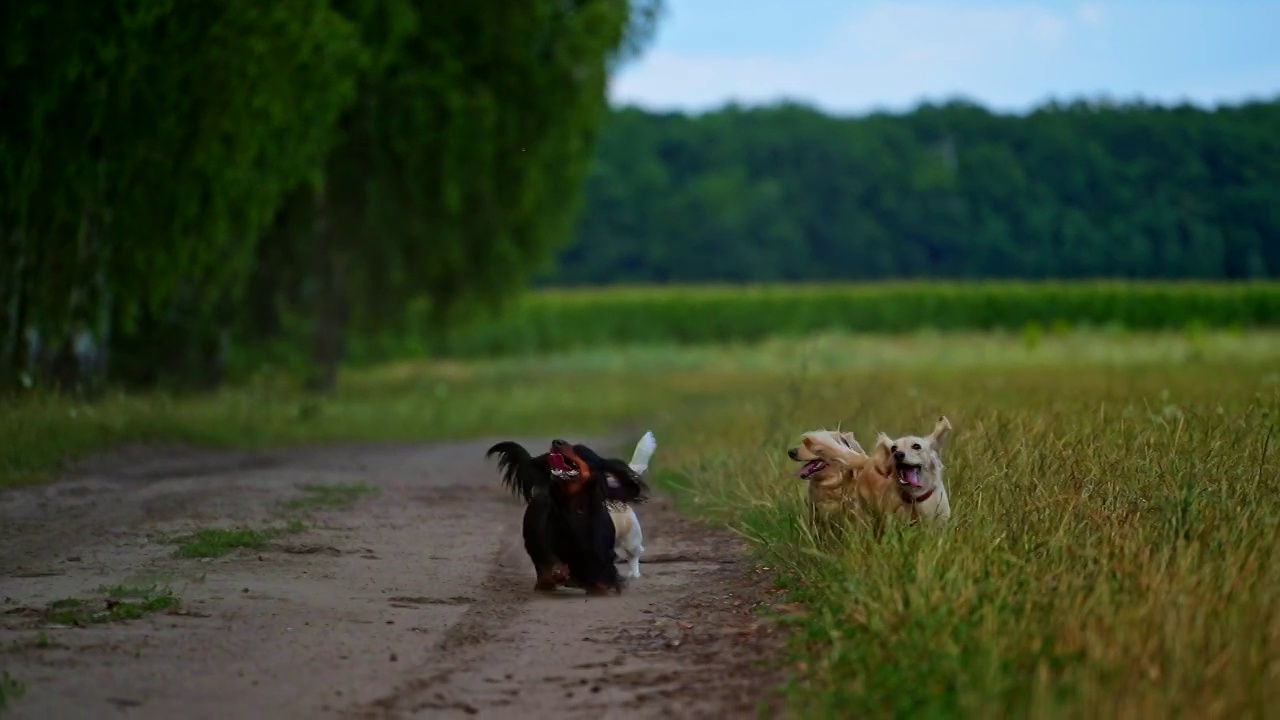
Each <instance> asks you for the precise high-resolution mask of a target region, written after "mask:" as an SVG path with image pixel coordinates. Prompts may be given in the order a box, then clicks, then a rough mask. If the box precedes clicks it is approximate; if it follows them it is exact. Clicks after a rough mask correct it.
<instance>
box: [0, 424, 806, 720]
mask: <svg viewBox="0 0 1280 720" xmlns="http://www.w3.org/2000/svg"><path fill="white" fill-rule="evenodd" d="M527 442H528V443H529V444H530V445H531V446H542V445H545V444H546V442H547V439H532V440H528V441H527ZM587 442H594V443H596V444H598V445H599V446H601V447H605V448H609V449H615V448H616V449H617V451H618V452H617V454H619V455H629V451H630V448H629V446H627V445H626V443H624V442H612V443H610V442H601V441H592V440H587ZM489 444H490V442H489V441H476V442H467V443H457V444H440V445H429V446H360V447H328V448H324V449H319V450H316V449H310V450H302V451H289V452H274V453H263V454H240V453H236V454H232V453H209V452H197V451H190V450H174V449H153V448H135V449H131V450H127V451H121V452H118V453H115V454H112V455H110V456H106V457H102V458H98V459H95V460H94V461H92V462H89V463H86V464H84V465H83V466H82V467H79V468H77V469H76V470H75V471H74V472H72V473H70V474H69V476H68V478H67V479H65V480H64V481H62V482H59V483H55V484H53V485H49V486H45V487H40V488H32V489H21V490H13V491H8V492H4V493H0V596H2V597H0V603H2V604H0V613H3V614H0V628H2V629H0V646H2V647H0V669H3V670H5V671H7V672H8V673H9V675H10V676H11V677H12V678H13V679H15V680H17V681H19V682H21V683H22V684H23V685H24V687H25V690H24V692H23V693H22V695H21V696H19V697H17V698H16V699H11V700H10V702H9V704H10V707H9V712H10V714H11V717H14V718H42V719H46V718H58V719H60V720H70V719H72V718H93V719H97V718H104V717H127V718H166V719H167V718H177V717H182V718H188V719H191V720H194V719H196V718H324V717H342V718H386V717H396V718H398V717H433V718H450V717H464V716H479V717H486V718H487V717H494V718H501V717H513V718H514V717H517V716H518V717H522V718H538V717H592V718H608V717H619V718H622V717H626V718H645V717H660V716H666V717H679V718H693V717H708V718H710V717H717V718H735V717H756V715H757V712H758V710H759V708H760V707H761V705H762V704H763V703H766V702H771V698H772V692H771V690H770V689H771V688H773V687H776V685H777V684H778V683H779V682H780V681H781V680H782V679H783V678H782V676H781V674H780V670H779V669H778V663H779V660H778V652H777V650H778V645H779V643H780V640H781V637H780V633H779V632H777V631H776V630H775V629H774V628H772V627H770V626H769V625H768V624H767V623H762V622H760V618H759V616H758V615H757V614H756V613H755V612H753V608H754V606H756V605H757V604H758V603H761V602H764V601H766V599H767V598H768V597H769V596H768V594H767V592H766V589H767V579H766V578H765V577H764V575H763V574H761V573H759V572H758V571H757V569H756V568H754V567H753V566H752V564H751V563H750V561H749V560H747V559H745V558H744V556H743V555H742V551H741V547H740V546H739V545H738V543H737V542H736V541H735V539H734V538H733V537H732V536H731V535H730V534H729V533H727V532H725V531H713V530H709V529H707V528H705V527H701V526H699V525H696V524H694V523H693V522H691V521H689V520H687V519H685V518H683V517H682V516H680V515H677V514H676V513H675V511H674V510H673V509H672V508H671V505H670V503H669V501H668V500H667V499H666V498H662V497H659V498H657V499H656V500H655V501H654V502H652V503H650V504H648V505H645V506H642V507H641V508H640V509H639V514H640V518H641V522H642V524H643V527H644V532H645V548H646V551H647V553H646V555H645V557H644V559H643V561H642V564H641V572H642V574H643V577H641V578H639V579H636V580H632V581H630V584H629V585H628V587H627V589H626V591H625V592H624V593H623V594H622V595H621V596H610V597H605V598H590V599H588V598H586V597H585V596H584V595H583V594H582V593H581V592H580V591H573V590H563V591H561V593H560V594H558V595H555V596H545V595H539V594H536V593H534V592H533V590H532V587H533V572H532V568H531V567H530V565H529V561H528V558H527V556H525V554H524V551H523V548H522V547H521V545H520V541H519V520H520V512H521V508H520V506H519V504H518V503H517V502H516V501H515V500H513V499H512V498H510V497H509V496H507V495H504V494H503V493H502V492H501V490H500V486H499V484H498V482H497V474H496V471H495V469H494V467H493V465H492V463H489V462H486V461H485V460H484V458H483V452H484V449H485V448H486V447H488V445H489ZM624 448H625V449H624ZM661 454H662V451H661V448H659V451H658V455H657V456H656V457H655V459H654V464H655V466H657V465H658V464H659V463H661V460H662V458H661ZM358 484H365V485H366V486H367V487H370V488H372V491H371V492H368V493H365V494H359V493H356V492H355V491H354V490H352V492H351V493H350V497H349V498H348V499H349V500H351V501H352V502H350V504H347V505H345V506H337V505H342V503H317V504H315V506H311V505H308V503H309V498H310V499H315V498H316V497H320V496H316V495H312V494H309V493H308V492H307V491H305V490H303V489H300V486H304V485H315V486H331V487H333V488H336V489H338V490H343V489H344V488H345V489H353V488H354V489H358V488H359V485H358ZM331 495H332V494H331ZM337 495H338V496H340V495H341V493H340V492H339V493H337ZM356 495H358V497H357V496H356ZM324 497H330V496H324ZM324 497H321V499H324ZM330 499H332V498H331V497H330ZM290 502H292V503H293V505H294V507H293V508H292V509H289V508H288V507H287V506H288V504H289V503H290ZM299 513H303V514H304V515H305V522H306V528H305V529H302V530H300V531H299V529H298V526H297V525H295V526H294V527H293V528H292V529H291V530H292V531H283V530H282V531H281V532H280V533H279V534H278V535H275V536H273V537H271V539H270V540H269V542H268V544H267V545H266V546H265V547H262V548H260V549H256V550H253V549H240V550H237V551H235V552H232V553H231V554H228V555H225V556H222V557H217V558H212V559H191V558H180V557H176V556H175V547H176V546H175V544H174V539H175V538H179V537H181V536H184V535H189V534H191V533H193V532H194V531H196V530H198V529H202V528H212V527H222V528H225V527H232V526H247V527H254V528H264V527H275V528H284V527H285V518H288V517H296V516H298V514H299ZM622 567H624V568H625V566H622ZM120 585H126V586H131V587H150V586H154V587H163V586H168V587H170V588H172V590H173V592H174V594H175V595H177V596H178V597H179V598H180V600H181V604H180V606H179V607H178V608H176V609H174V608H170V609H167V610H160V611H158V612H155V613H154V614H150V615H148V616H146V617H143V618H141V619H132V620H124V621H118V622H102V623H89V624H87V625H86V626H83V627H77V626H67V625H59V624H58V620H57V619H56V616H50V615H49V614H48V613H49V611H48V607H49V604H50V603H54V602H55V601H59V600H62V599H65V598H78V599H81V600H82V601H84V602H85V603H86V605H83V606H81V607H89V608H94V609H95V610H96V609H98V608H102V607H106V605H105V604H104V603H105V598H106V596H107V595H108V594H109V593H107V592H106V590H105V589H103V588H106V587H113V586H120ZM0 714H2V713H0Z"/></svg>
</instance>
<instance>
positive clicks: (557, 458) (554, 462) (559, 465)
mask: <svg viewBox="0 0 1280 720" xmlns="http://www.w3.org/2000/svg"><path fill="white" fill-rule="evenodd" d="M547 460H548V461H549V464H550V465H551V469H552V470H559V471H562V472H569V464H568V463H566V462H565V461H564V456H563V455H561V454H560V453H551V455H550V456H548V457H547Z"/></svg>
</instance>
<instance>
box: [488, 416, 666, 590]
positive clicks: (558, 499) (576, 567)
mask: <svg viewBox="0 0 1280 720" xmlns="http://www.w3.org/2000/svg"><path fill="white" fill-rule="evenodd" d="M494 455H497V456H498V467H499V470H500V472H501V473H502V484H503V485H504V486H506V487H507V489H509V490H510V491H511V492H512V493H513V494H515V495H516V496H518V497H521V498H523V499H524V501H525V510H524V522H523V533H524V549H525V551H526V552H527V553H529V559H530V560H532V561H533V568H534V571H535V572H536V573H537V578H538V579H537V582H536V583H535V584H534V589H535V590H539V591H543V592H550V591H554V590H555V589H556V588H557V587H559V586H560V585H573V586H577V587H581V588H583V589H585V590H586V591H587V593H588V594H592V595H601V594H605V593H608V592H609V591H610V590H613V591H615V592H619V593H621V592H622V578H621V577H620V576H619V574H618V569H617V567H615V566H614V542H615V541H616V531H615V529H614V524H613V520H612V519H611V518H610V516H609V509H608V506H607V503H609V502H615V503H616V502H623V503H631V504H635V503H640V502H643V501H644V500H645V499H646V495H647V493H648V488H647V487H646V486H645V484H644V482H643V481H642V480H641V479H640V476H639V475H638V474H637V473H636V472H635V471H634V470H632V469H631V466H630V465H628V464H627V461H625V460H618V459H614V458H604V457H601V456H600V455H599V454H598V453H596V452H595V451H594V450H592V449H591V448H589V447H587V446H586V445H572V444H570V443H568V442H565V441H564V440H553V441H551V449H550V450H548V451H547V452H545V453H543V454H541V455H538V456H536V457H534V456H533V455H531V454H530V453H529V451H528V450H526V449H525V448H524V446H522V445H520V444H519V443H516V442H500V443H498V444H496V445H494V446H493V447H491V448H489V450H488V452H486V453H485V457H492V456H494ZM562 566H563V567H562Z"/></svg>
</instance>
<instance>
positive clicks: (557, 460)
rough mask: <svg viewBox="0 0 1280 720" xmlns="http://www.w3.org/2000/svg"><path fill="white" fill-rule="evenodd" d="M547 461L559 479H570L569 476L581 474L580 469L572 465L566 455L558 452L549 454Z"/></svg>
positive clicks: (553, 473) (573, 476)
mask: <svg viewBox="0 0 1280 720" xmlns="http://www.w3.org/2000/svg"><path fill="white" fill-rule="evenodd" d="M547 462H548V463H550V465H551V474H552V475H554V476H555V477H556V479H557V480H568V479H569V478H575V477H578V475H579V473H578V469H577V468H576V467H574V466H573V465H570V464H569V461H568V460H565V458H564V455H562V454H560V453H558V452H553V453H550V454H548V455H547Z"/></svg>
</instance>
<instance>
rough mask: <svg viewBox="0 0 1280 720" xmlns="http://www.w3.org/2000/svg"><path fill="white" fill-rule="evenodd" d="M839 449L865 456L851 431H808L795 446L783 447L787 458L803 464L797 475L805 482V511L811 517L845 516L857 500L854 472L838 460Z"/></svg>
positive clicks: (817, 518)
mask: <svg viewBox="0 0 1280 720" xmlns="http://www.w3.org/2000/svg"><path fill="white" fill-rule="evenodd" d="M842 451H851V452H853V453H856V454H857V455H861V456H863V457H865V456H866V453H865V451H863V449H862V446H861V445H859V444H858V441H857V440H856V439H855V438H854V437H853V433H850V432H840V431H838V430H811V431H809V432H807V433H805V434H804V435H802V436H801V439H800V445H799V446H797V447H793V448H790V449H788V450H787V456H788V457H790V458H791V459H792V460H795V461H796V462H800V463H804V465H802V466H801V467H800V471H799V473H798V474H799V476H800V478H801V479H802V480H807V481H808V483H809V511H810V513H811V515H812V517H813V519H815V520H819V521H824V522H825V521H831V520H835V519H837V518H843V517H847V516H848V515H849V514H850V512H852V511H853V504H854V503H856V502H857V498H856V495H857V491H856V489H855V487H854V485H855V481H856V475H857V472H856V471H855V470H854V469H853V468H851V467H850V466H849V465H848V464H847V463H845V462H841V461H840V460H839V458H840V457H841V452H842Z"/></svg>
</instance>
